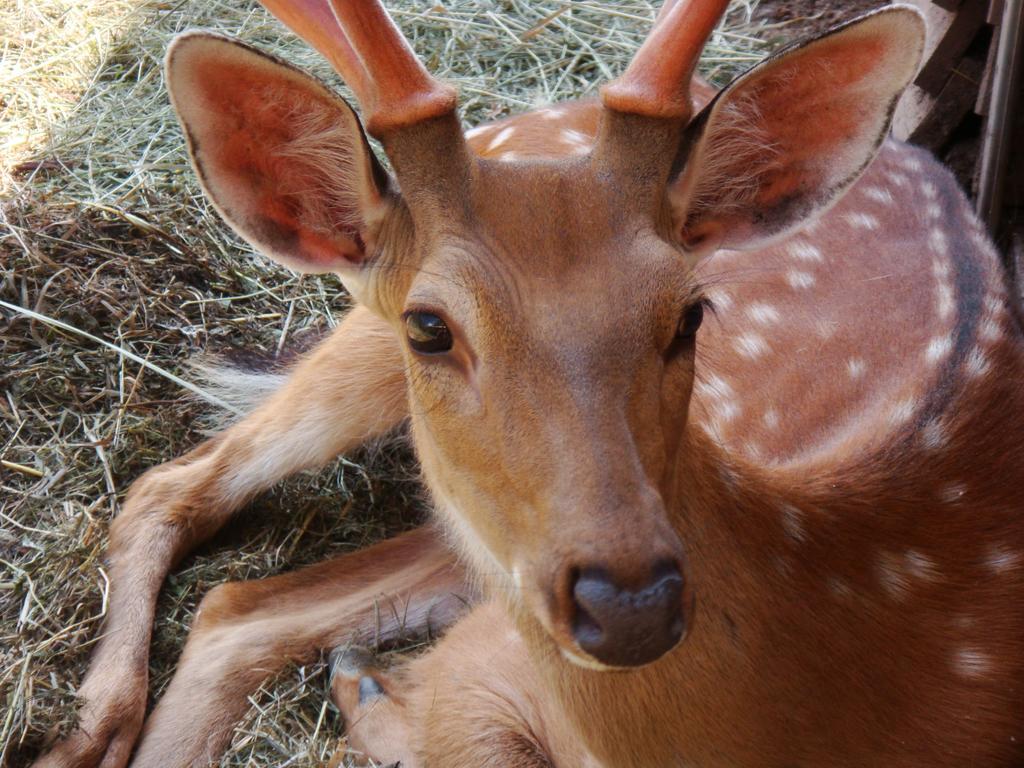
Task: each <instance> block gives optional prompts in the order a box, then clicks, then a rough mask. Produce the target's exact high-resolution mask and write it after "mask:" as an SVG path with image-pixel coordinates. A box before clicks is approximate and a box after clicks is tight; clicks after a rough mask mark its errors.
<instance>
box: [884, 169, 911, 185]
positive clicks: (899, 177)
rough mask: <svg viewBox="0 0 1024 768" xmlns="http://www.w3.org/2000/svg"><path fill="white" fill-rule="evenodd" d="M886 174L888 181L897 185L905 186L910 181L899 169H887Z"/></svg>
mask: <svg viewBox="0 0 1024 768" xmlns="http://www.w3.org/2000/svg"><path fill="white" fill-rule="evenodd" d="M888 176H889V181H891V182H892V183H893V184H895V185H896V186H898V187H905V186H907V184H909V183H910V177H909V176H907V174H905V173H900V172H899V171H889V173H888Z"/></svg>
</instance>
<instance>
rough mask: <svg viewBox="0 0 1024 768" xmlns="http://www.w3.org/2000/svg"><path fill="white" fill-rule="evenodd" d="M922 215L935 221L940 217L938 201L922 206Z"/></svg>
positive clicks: (940, 211)
mask: <svg viewBox="0 0 1024 768" xmlns="http://www.w3.org/2000/svg"><path fill="white" fill-rule="evenodd" d="M924 215H925V216H927V217H928V218H929V219H932V220H935V221H937V220H938V219H941V218H942V206H940V205H939V204H938V203H928V204H927V205H926V206H925V207H924Z"/></svg>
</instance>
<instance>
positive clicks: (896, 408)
mask: <svg viewBox="0 0 1024 768" xmlns="http://www.w3.org/2000/svg"><path fill="white" fill-rule="evenodd" d="M916 410H917V399H916V398H913V397H907V398H904V399H902V400H898V401H897V402H896V404H895V405H893V407H892V410H891V411H889V423H890V424H892V425H893V426H894V427H898V426H900V425H902V424H905V423H906V422H908V421H910V418H911V417H912V416H913V415H914V412H915V411H916Z"/></svg>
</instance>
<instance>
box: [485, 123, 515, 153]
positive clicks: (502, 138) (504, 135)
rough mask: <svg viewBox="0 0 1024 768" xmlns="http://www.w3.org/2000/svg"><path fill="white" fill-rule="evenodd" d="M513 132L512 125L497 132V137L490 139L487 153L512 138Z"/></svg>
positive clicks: (513, 127)
mask: <svg viewBox="0 0 1024 768" xmlns="http://www.w3.org/2000/svg"><path fill="white" fill-rule="evenodd" d="M515 132H516V129H515V126H512V125H508V126H505V127H504V128H502V129H501V130H500V131H498V135H497V136H495V137H494V138H493V139H491V143H490V144H488V145H487V151H488V152H490V151H491V150H493V149H497V148H498V147H500V146H501V145H502V144H504V143H505V142H506V141H508V140H509V139H511V138H512V136H513V135H515Z"/></svg>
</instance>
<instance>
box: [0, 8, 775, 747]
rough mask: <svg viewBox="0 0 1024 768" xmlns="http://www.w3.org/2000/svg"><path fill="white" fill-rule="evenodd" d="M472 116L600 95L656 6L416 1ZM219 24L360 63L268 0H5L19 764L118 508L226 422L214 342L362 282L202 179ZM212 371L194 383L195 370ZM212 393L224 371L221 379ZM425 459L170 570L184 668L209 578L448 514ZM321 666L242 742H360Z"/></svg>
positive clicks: (71, 672) (284, 509)
mask: <svg viewBox="0 0 1024 768" xmlns="http://www.w3.org/2000/svg"><path fill="white" fill-rule="evenodd" d="M389 6H390V7H391V8H393V10H394V14H395V17H396V19H397V20H398V22H399V24H400V25H401V26H402V27H403V29H404V31H405V32H406V34H407V35H408V36H409V38H410V39H411V40H412V42H413V44H414V46H415V48H416V50H417V51H418V52H419V54H420V55H421V56H422V57H423V59H424V60H425V61H426V63H427V65H428V66H429V67H430V69H431V70H432V71H434V72H436V73H437V74H439V75H440V76H441V77H444V78H447V79H450V80H452V81H456V82H457V83H458V84H459V86H460V90H461V93H462V103H463V105H464V116H465V119H466V121H467V123H469V124H476V123H480V122H484V121H487V120H490V119H493V118H496V117H500V116H502V115H504V114H507V113H509V112H512V111H518V110H522V109H523V108H526V107H530V106H532V105H534V104H536V103H538V102H541V101H545V100H558V99H563V98H568V97H572V96H576V95H585V94H592V93H594V92H595V89H596V87H597V85H598V84H599V83H600V82H601V81H602V80H604V79H605V78H607V77H608V76H609V75H613V74H615V73H617V72H619V71H621V70H622V68H623V67H624V66H625V63H626V61H627V60H628V58H629V56H630V55H631V54H632V52H633V51H634V50H635V49H636V47H637V45H638V44H639V41H640V40H641V38H642V37H643V35H644V34H645V33H646V31H647V29H648V27H649V24H650V20H651V19H652V18H653V17H654V11H655V5H654V3H651V2H645V1H644V0H624V1H623V2H618V3H597V2H589V0H588V1H580V2H564V1H562V0H544V1H543V2H525V0H502V1H501V2H498V1H497V0H450V1H449V2H445V3H444V4H439V3H429V4H428V3H422V2H413V1H412V0H393V2H390V3H389ZM752 10H753V2H752V0H751V1H750V2H736V3H734V5H733V8H732V10H731V12H730V14H729V17H728V19H727V22H726V24H725V26H723V27H722V28H721V29H720V30H718V31H717V32H716V33H715V35H714V36H713V39H712V40H711V43H710V45H709V46H708V52H707V55H706V56H705V61H704V71H705V73H706V74H708V75H709V76H711V77H712V78H714V79H717V80H718V81H723V80H725V79H728V78H729V77H730V76H731V75H732V74H734V73H735V72H736V71H737V70H741V69H745V68H746V67H747V66H749V65H750V64H751V63H753V62H755V61H756V60H757V59H759V58H760V57H761V56H762V55H763V54H764V52H765V51H764V46H763V45H762V44H761V43H759V42H758V35H759V31H760V30H759V29H758V28H757V27H756V25H755V24H753V23H752V22H751V14H752ZM193 27H206V28H213V29H217V30H218V31H221V32H223V33H226V34H230V35H235V36H238V37H241V38H243V39H245V40H247V41H249V42H251V43H253V44H255V45H257V46H259V47H261V48H263V49H264V50H268V51H270V52H272V53H274V54H276V55H278V56H280V57H281V58H284V59H286V60H288V61H290V62H293V63H295V64H297V65H299V66H301V67H304V68H307V69H308V70H310V71H313V72H314V73H315V74H317V75H318V76H320V77H321V78H323V79H325V80H326V81H328V82H329V83H331V84H333V85H335V86H338V87H340V84H339V83H338V81H337V78H336V77H335V76H334V75H333V74H332V73H331V72H330V71H329V70H328V69H327V67H326V65H324V64H323V62H321V61H320V60H319V59H318V58H317V56H316V55H315V54H314V53H313V52H312V51H311V50H310V49H309V48H308V47H307V46H305V45H304V44H302V43H301V42H300V41H297V40H296V39H295V38H294V37H292V36H291V35H289V34H288V33H286V32H285V31H284V30H283V28H282V27H281V26H279V25H278V24H277V23H276V22H274V21H273V20H272V19H271V18H269V17H268V15H267V14H266V13H264V12H263V11H262V10H261V9H260V8H259V7H258V6H256V5H255V4H254V3H253V2H250V1H249V0H230V1H229V0H210V1H208V2H199V0H175V1H173V2H165V1H164V0H39V2H33V3H27V2H23V1H22V0H0V190H2V194H3V195H4V197H3V200H2V201H0V299H2V302H0V701H2V702H4V709H3V714H2V716H0V764H7V765H11V766H22V765H25V764H27V762H28V761H29V760H30V759H31V758H32V757H33V756H34V755H35V754H37V752H38V750H39V749H40V748H41V747H42V746H43V745H44V744H45V743H47V742H48V741H51V740H52V739H53V738H55V736H56V735H57V734H58V732H59V731H60V730H61V729H64V728H67V727H68V725H69V724H70V723H71V722H72V720H73V711H74V692H75V689H76V687H77V686H78V684H79V683H80V681H81V679H82V675H83V673H84V670H85V666H86V662H87V660H88V655H89V650H90V647H91V643H92V642H94V640H95V638H96V636H97V631H98V626H99V622H100V620H101V618H102V615H103V612H104V610H105V606H104V596H105V594H106V576H105V573H104V570H103V560H102V555H103V551H104V547H105V544H106V535H107V529H108V525H109V522H110V519H111V517H112V515H114V514H115V513H116V512H117V510H118V505H119V503H120V500H121V497H122V495H123V493H124V492H125V490H126V489H127V487H128V486H129V485H130V483H131V481H132V479H133V478H134V477H136V476H138V475H139V474H140V473H141V472H142V471H143V470H144V469H146V468H147V467H150V466H153V465H155V464H157V463H160V462H161V461H164V460H167V459H169V458H171V457H173V456H175V455H177V454H180V453H182V452H184V451H185V450H186V449H187V448H188V447H190V446H192V445H194V444H195V443H196V442H198V441H199V440H200V439H201V438H202V422H201V420H200V418H199V417H200V415H201V413H202V407H201V404H200V403H199V402H198V398H196V397H195V396H194V395H195V394H198V395H200V396H201V397H204V398H205V399H206V400H211V398H214V399H215V398H216V397H217V395H216V392H215V391H214V390H207V389H206V387H205V385H204V386H202V387H199V389H200V390H201V391H200V392H196V391H195V389H196V388H194V387H190V386H189V382H190V381H191V380H192V378H193V375H192V373H190V369H188V368H187V367H186V363H187V361H188V360H189V359H190V358H191V357H193V356H194V355H195V354H196V353H198V352H201V351H205V350H213V351H216V352H224V351H229V350H230V349H231V348H233V347H244V348H247V349H251V350H256V351H257V352H259V353H260V354H262V355H263V356H264V357H266V358H268V359H270V360H275V359H276V360H278V361H279V362H280V361H281V359H282V358H281V356H282V355H286V354H287V350H288V349H289V348H292V347H296V346H297V347H303V346H309V344H310V343H312V341H313V340H315V339H316V338H318V337H319V336H320V335H322V334H323V333H324V332H326V331H328V330H330V328H331V327H333V324H334V319H333V316H334V314H335V313H337V312H340V311H343V310H344V309H345V307H346V306H347V301H346V297H345V295H344V293H343V291H342V290H341V288H340V285H339V284H338V283H337V281H335V280H334V279H333V278H329V277H328V278H322V279H320V278H317V279H313V278H300V277H296V276H295V275H292V274H291V273H288V272H286V271H285V270H283V269H280V268H277V267H274V266H272V265H270V264H269V263H267V262H265V261H263V260H262V259H260V258H259V257H257V256H256V255H255V254H253V253H252V252H251V250H250V249H249V248H248V247H247V246H245V245H244V244H242V243H240V242H239V241H238V240H237V239H235V238H234V237H233V236H231V235H230V233H228V232H227V231H226V229H225V228H224V227H223V226H222V225H221V223H220V222H219V221H218V219H217V218H216V216H215V215H214V213H213V212H212V210H211V208H210V206H209V204H208V203H207V201H206V200H205V199H204V198H203V197H202V195H201V194H200V192H199V190H198V187H197V185H196V182H195V179H194V178H193V176H192V172H191V170H190V168H189V166H188V164H187V162H186V159H185V155H184V142H183V140H182V136H181V133H180V130H179V129H178V126H177V124H176V122H175V120H174V119H173V116H172V115H171V112H170V108H169V105H168V102H167V97H166V93H165V91H164V87H163V76H162V69H161V62H162V59H163V55H164V51H165V50H166V48H167V45H168V43H169V41H170V39H171V38H172V37H173V36H174V35H175V34H177V33H178V32H180V31H182V30H184V29H187V28H193ZM189 389H192V393H191V394H190V393H189V392H188V390H189ZM211 393H212V394H211ZM414 477H415V468H414V467H412V466H411V465H410V463H409V462H408V458H407V457H406V456H405V455H404V454H403V453H402V452H401V450H397V451H396V450H394V449H391V450H387V451H378V452H374V453H367V454H366V455H364V456H362V457H359V460H358V461H357V462H351V461H349V462H339V463H337V464H336V465H335V466H333V467H331V468H329V469H328V470H326V471H324V472H322V473H318V474H316V475H309V476H303V477H299V478H296V479H294V480H292V481H290V482H289V483H287V484H285V485H284V486H283V487H282V488H279V489H278V490H276V491H274V492H273V493H271V494H269V495H268V496H266V497H265V498H262V499H260V500H259V501H258V502H256V503H255V504H253V505H252V506H251V508H250V509H248V510H247V511H246V512H245V513H244V514H243V515H241V516H240V517H239V519H238V521H237V523H236V524H234V525H232V526H231V530H230V531H229V532H226V533H225V534H224V535H223V536H221V537H219V538H218V539H217V540H216V541H214V542H213V543H212V544H210V545H208V546H207V547H205V548H204V549H203V550H202V551H201V552H199V553H197V554H196V555H195V556H194V557H192V558H190V559H189V560H187V561H186V562H185V563H184V565H183V567H182V568H180V569H179V570H178V572H177V573H175V574H174V575H173V576H172V577H171V578H170V579H169V580H168V583H167V585H166V588H165V590H164V593H163V597H162V601H161V604H160V606H159V608H158V618H157V624H156V630H155V636H154V642H153V649H152V663H151V671H152V680H153V686H152V688H153V690H152V693H153V695H154V696H157V695H159V692H160V690H161V689H162V688H163V686H164V685H166V683H167V680H168V679H169V676H170V674H171V672H172V671H173V665H174V661H175V658H176V656H177V654H178V652H179V651H180V648H181V645H182V642H183V638H184V636H185V633H186V631H187V627H188V625H189V623H190V621H191V619H192V615H193V612H194V610H195V606H196V603H197V601H198V599H199V598H200V597H201V596H202V595H203V593H204V592H205V591H206V590H207V589H209V587H210V586H212V585H214V584H217V583H219V582H222V581H224V580H226V579H245V578H257V577H261V576H266V575H269V574H273V573H277V572H280V571H282V570H285V569H291V568H296V567H299V566H302V565H304V564H307V563H311V562H316V561H319V560H322V559H323V558H325V557H326V556H328V555H329V554H335V553H338V552H340V551H345V550H348V549H352V548H356V547H359V546H362V545H365V544H366V543H368V542H370V541H372V540H375V539H377V538H379V537H381V536H382V535H385V534H386V533H388V532H391V531H394V530H397V529H399V528H402V527H405V526H407V525H409V524H410V523H411V522H412V521H413V520H414V519H416V518H417V516H418V515H420V514H421V513H422V509H421V506H422V505H421V503H420V499H419V489H418V487H417V485H416V483H415V482H414V479H413V478H414ZM323 688H324V677H323V674H322V668H321V666H320V665H312V666H309V667H304V668H294V669H292V670H290V671H288V672H287V673H285V674H284V675H283V676H282V677H281V678H279V679H278V680H277V681H275V682H274V683H273V684H272V685H269V686H267V687H266V688H265V689H264V690H262V691H260V692H259V693H257V694H256V695H255V696H254V698H253V707H252V709H251V711H250V714H249V716H248V718H247V719H246V721H245V722H244V723H243V724H241V725H240V726H239V728H238V730H237V732H236V735H235V739H234V743H233V745H232V747H231V750H230V752H229V754H228V755H227V756H226V757H225V759H224V764H225V765H280V764H282V763H286V764H288V765H319V764H322V763H323V762H325V761H326V760H327V759H328V758H329V757H330V755H331V753H332V751H334V750H335V749H336V747H337V744H338V733H337V722H336V716H335V714H334V713H333V712H332V710H331V709H330V707H329V706H327V705H326V704H325V696H324V690H323Z"/></svg>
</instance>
